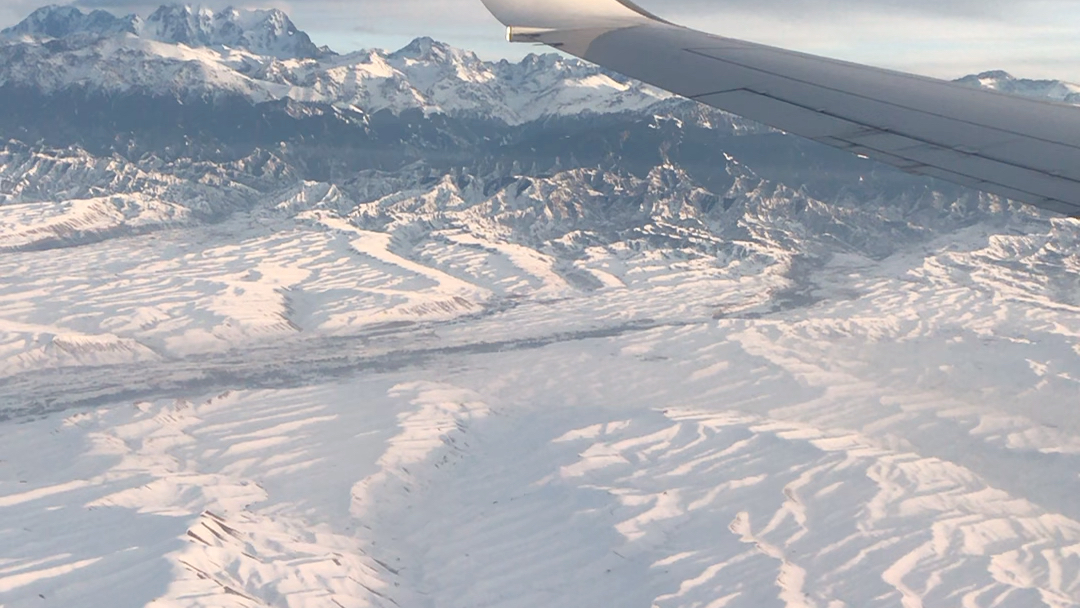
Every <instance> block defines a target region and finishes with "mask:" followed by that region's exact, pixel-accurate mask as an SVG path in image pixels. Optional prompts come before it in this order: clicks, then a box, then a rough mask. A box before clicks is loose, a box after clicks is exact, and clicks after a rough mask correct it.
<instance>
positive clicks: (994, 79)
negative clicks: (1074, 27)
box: [956, 70, 1080, 104]
mask: <svg viewBox="0 0 1080 608" xmlns="http://www.w3.org/2000/svg"><path fill="white" fill-rule="evenodd" d="M956 82H958V83H960V84H964V85H968V86H973V87H978V88H981V89H990V90H992V91H1001V92H1002V93H1009V94H1011V95H1023V96H1025V97H1036V98H1039V99H1049V100H1052V101H1063V102H1065V103H1071V104H1080V85H1077V84H1073V83H1071V82H1064V81H1061V80H1030V79H1027V78H1016V77H1015V76H1013V75H1012V74H1009V73H1008V72H1004V71H1001V70H994V71H989V72H982V73H981V74H972V75H969V76H964V77H963V78H961V79H959V80H957V81H956Z"/></svg>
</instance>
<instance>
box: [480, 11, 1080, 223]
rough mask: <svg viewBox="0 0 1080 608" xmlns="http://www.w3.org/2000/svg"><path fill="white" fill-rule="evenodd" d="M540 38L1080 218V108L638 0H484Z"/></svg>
mask: <svg viewBox="0 0 1080 608" xmlns="http://www.w3.org/2000/svg"><path fill="white" fill-rule="evenodd" d="M483 2H484V4H485V5H486V6H487V7H488V10H490V11H491V12H492V14H494V15H495V17H496V18H498V19H499V20H500V21H502V23H503V24H505V25H506V26H507V28H508V29H507V32H508V38H509V39H510V40H511V41H521V42H541V43H544V44H548V45H550V46H553V47H555V48H558V49H561V50H563V51H566V52H568V53H570V54H573V55H577V56H578V57H581V58H582V59H585V60H587V61H591V62H593V63H596V64H599V65H601V66H604V67H606V68H609V69H611V70H614V71H616V72H620V73H622V74H625V75H627V76H630V77H633V78H637V79H639V80H642V81H644V82H647V83H649V84H652V85H654V86H657V87H660V88H662V89H666V90H668V91H671V92H673V93H677V94H679V95H682V96H684V97H688V98H690V99H694V100H697V101H699V102H701V103H705V104H708V105H710V106H714V107H717V108H720V109H722V110H726V111H728V112H731V113H733V114H738V115H740V116H744V117H746V118H749V119H751V120H755V121H758V122H761V123H764V124H767V125H770V126H772V127H776V128H777V129H781V130H783V131H786V132H788V133H793V134H796V135H801V136H803V137H808V138H810V139H813V140H815V141H818V142H821V143H823V144H828V145H830V146H834V147H837V148H841V149H844V150H848V151H850V152H852V153H855V154H860V155H864V156H868V157H870V158H874V159H877V160H879V161H882V162H885V163H888V164H890V165H893V166H895V167H899V168H900V169H903V170H904V171H907V172H910V173H915V174H919V175H927V176H931V177H936V178H940V179H943V180H947V181H950V182H954V183H957V184H962V185H964V186H969V187H972V188H975V189H978V190H982V191H984V192H991V193H994V194H999V195H1001V196H1005V197H1007V198H1010V199H1014V200H1018V201H1023V202H1026V203H1030V204H1032V205H1035V206H1037V207H1042V208H1044V209H1049V210H1052V211H1056V212H1059V213H1064V214H1067V215H1071V216H1075V217H1080V108H1077V107H1073V106H1070V105H1066V104H1060V103H1052V102H1045V101H1040V100H1034V99H1027V98H1021V97H1015V96H1012V95H1005V94H1002V93H997V92H994V91H984V90H978V89H973V88H968V87H964V86H960V85H957V84H954V83H950V82H946V81H943V80H937V79H933V78H927V77H923V76H915V75H912V74H905V73H902V72H895V71H891V70H884V69H880V68H873V67H869V66H864V65H859V64H855V63H848V62H845V61H837V60H833V59H826V58H823V57H817V56H814V55H807V54H805V53H797V52H794V51H787V50H784V49H780V48H775V47H770V46H765V45H761V44H754V43H751V42H745V41H742V40H735V39H731V38H724V37H721V36H715V35H712V34H707V33H704V32H699V31H695V30H691V29H687V28H684V27H680V26H677V25H674V24H672V23H669V22H667V21H664V20H663V19H661V18H659V17H657V16H655V15H652V14H651V13H649V12H647V11H645V10H643V9H642V8H640V7H638V6H637V5H635V4H634V3H633V2H630V1H629V0H483Z"/></svg>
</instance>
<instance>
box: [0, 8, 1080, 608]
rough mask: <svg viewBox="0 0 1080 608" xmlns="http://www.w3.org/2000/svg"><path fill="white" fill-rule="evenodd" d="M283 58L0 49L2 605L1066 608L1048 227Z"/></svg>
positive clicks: (509, 77) (668, 102)
mask: <svg viewBox="0 0 1080 608" xmlns="http://www.w3.org/2000/svg"><path fill="white" fill-rule="evenodd" d="M290 31H293V26H291V24H290V23H289V21H288V18H287V17H285V16H284V14H282V13H278V12H275V11H231V10H228V9H227V10H225V11H220V12H217V13H214V12H211V11H205V10H196V9H190V8H186V7H182V6H167V7H163V8H161V9H159V10H158V11H156V12H154V13H153V14H152V15H149V16H147V17H146V18H145V19H144V18H142V17H135V16H132V17H114V16H112V15H109V14H107V13H101V12H93V13H90V14H85V13H82V12H80V11H78V10H75V9H70V8H57V7H51V8H46V9H42V10H40V11H38V12H36V13H34V14H33V15H32V16H31V17H30V18H28V19H27V20H26V21H24V22H23V23H22V24H20V25H18V26H15V27H14V28H11V29H9V30H7V31H6V32H5V34H4V35H3V37H0V547H3V551H0V605H2V606H4V607H5V608H31V607H33V608H37V607H39V606H50V605H58V606H60V605H64V606H86V607H88V608H104V607H106V606H107V607H109V608H112V607H113V606H116V605H117V603H118V601H120V602H121V603H124V604H125V605H132V606H141V605H161V606H189V607H190V606H205V607H214V608H217V607H221V606H237V607H247V606H263V605H275V606H276V605H289V606H318V607H322V606H341V607H343V608H345V607H348V608H371V607H385V608H391V607H394V606H418V607H421V608H425V607H427V608H430V607H434V606H479V605H484V606H497V607H499V608H532V607H535V606H590V607H591V606H616V605H617V606H653V607H657V608H691V607H695V606H715V607H719V606H726V607H727V608H760V607H762V606H786V607H788V608H813V607H816V608H844V607H848V608H855V607H858V608H864V607H867V608H879V607H880V608H894V607H897V606H905V607H907V606H922V607H924V608H951V607H953V606H965V607H969V606H972V607H979V608H983V607H985V608H990V607H991V606H994V607H1006V608H1031V607H1032V606H1047V607H1052V608H1067V607H1075V606H1080V568H1078V563H1080V562H1078V559H1077V555H1078V551H1077V549H1076V547H1077V546H1080V545H1078V543H1080V507H1078V506H1077V505H1078V503H1077V501H1076V496H1077V495H1080V478H1078V477H1077V475H1076V472H1077V470H1078V467H1080V417H1078V416H1077V413H1076V411H1075V410H1076V407H1075V406H1076V403H1077V402H1078V397H1080V389H1078V387H1080V346H1078V345H1080V253H1078V252H1080V248H1078V245H1080V221H1077V220H1072V219H1063V218H1059V217H1055V216H1052V215H1050V214H1048V213H1044V212H1040V211H1038V210H1034V209H1031V208H1028V207H1025V206H1022V205H1017V204H1014V203H1011V202H1009V201H1007V200H1003V199H1001V198H1000V197H996V196H991V195H986V194H983V193H979V192H974V191H970V190H966V189H964V188H961V187H958V186H954V185H951V184H944V183H941V182H937V181H934V180H930V179H925V178H919V177H914V176H911V175H907V174H904V173H901V172H899V171H897V170H895V169H892V168H889V167H884V166H881V165H878V164H876V163H874V162H872V161H869V160H864V159H860V158H857V157H854V156H850V155H848V154H845V153H843V152H840V151H836V150H832V149H830V148H825V147H823V146H820V145H817V144H815V143H813V142H808V141H806V140H802V139H798V138H795V137H792V136H790V135H787V134H785V133H781V132H776V131H774V130H771V129H767V128H764V127H761V126H760V125H755V124H753V123H749V122H746V121H744V120H741V119H739V118H736V117H732V116H729V115H726V114H724V113H722V112H718V111H715V110H711V109H707V108H702V107H699V106H697V105H695V104H693V103H691V102H687V101H684V100H680V99H675V98H671V97H670V96H668V95H666V94H664V93H661V92H659V91H656V90H654V89H651V88H649V87H647V86H644V85H642V84H640V83H636V82H633V81H629V80H627V79H624V78H622V77H620V76H617V75H613V74H609V73H606V72H603V71H601V70H598V69H596V68H594V67H592V66H589V65H586V64H584V63H582V62H580V61H577V60H574V59H568V58H565V57H562V56H560V55H556V54H547V55H533V56H530V57H528V58H526V59H525V60H524V61H521V62H505V61H504V62H485V61H481V60H480V59H478V58H477V57H476V56H475V55H474V54H472V53H470V52H468V51H465V50H461V49H455V48H452V47H449V46H447V45H444V44H441V43H439V42H437V41H434V40H431V39H429V38H419V39H417V40H415V41H414V42H413V43H411V44H410V45H408V46H406V47H405V48H403V49H400V50H398V51H393V52H389V51H382V50H369V51H363V52H358V53H352V54H348V55H335V54H333V53H331V52H330V51H328V50H326V49H315V50H313V48H314V47H313V46H312V45H311V43H310V40H309V39H308V37H306V36H304V35H302V32H298V31H294V32H293V33H292V34H290V33H289V32H290ZM293 42H295V44H293ZM962 82H963V83H965V84H968V85H971V86H983V87H990V88H996V89H999V90H1004V91H1006V92H1016V93H1022V94H1028V95H1035V96H1040V97H1044V98H1047V97H1048V98H1052V99H1057V100H1065V101H1069V100H1074V98H1073V97H1070V95H1072V93H1071V91H1072V90H1073V88H1072V85H1067V84H1064V83H1056V82H1030V81H1023V80H1020V79H1015V78H1012V77H1010V76H1007V75H1005V74H1002V73H995V72H989V73H984V74H981V75H978V76H972V77H968V78H966V79H963V80H962ZM118 598H120V599H119V600H118Z"/></svg>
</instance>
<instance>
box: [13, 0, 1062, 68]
mask: <svg viewBox="0 0 1080 608" xmlns="http://www.w3.org/2000/svg"><path fill="white" fill-rule="evenodd" d="M638 3H639V4H640V5H642V6H643V7H645V8H646V9H648V10H651V11H653V12H655V13H658V14H661V15H663V16H665V17H668V18H670V19H671V20H673V21H676V22H679V23H682V24H684V25H689V26H692V27H697V28H700V29H705V30H707V31H711V32H715V33H719V34H724V35H727V36H733V37H738V38H744V39H748V40H754V41H757V42H764V43H768V44H775V45H778V46H784V47H787V48H794V49H798V50H804V51H808V52H813V53H819V54H824V55H828V56H832V57H839V58H842V59H850V60H853V61H860V62H864V63H870V64H874V65H880V66H884V67H891V68H897V69H902V70H907V71H913V72H918V73H923V74H929V75H934V76H941V77H957V76H961V75H964V74H968V73H971V72H975V71H982V70H987V69H1005V70H1009V71H1011V72H1013V73H1014V74H1016V75H1018V76H1026V77H1040V78H1043V77H1045V78H1063V79H1068V80H1073V81H1080V3H1078V2H1076V1H1075V0H936V1H935V0H666V1H659V0H638ZM41 4H42V2H40V1H39V0H0V26H7V25H10V24H12V23H15V22H17V21H18V20H19V19H21V18H22V17H24V16H25V15H26V14H28V13H29V12H30V11H32V10H33V9H34V8H36V7H37V6H40V5H41ZM76 4H78V5H79V6H82V7H84V8H88V7H103V8H106V9H109V10H112V11H113V12H117V13H125V12H138V13H142V14H146V13H148V12H149V11H150V10H152V9H153V7H154V6H156V3H153V2H146V1H145V0H80V1H79V2H77V3H76ZM201 4H205V5H207V6H212V7H215V8H220V7H223V6H225V5H228V4H232V5H235V6H277V7H279V8H282V9H285V10H286V11H287V12H288V13H289V14H290V15H291V16H292V17H293V20H294V21H295V22H296V24H297V26H299V27H300V28H301V29H304V30H306V31H307V32H309V33H310V34H311V35H312V38H313V39H314V40H315V42H316V43H317V44H328V45H330V46H331V47H332V48H334V49H335V50H338V51H341V52H346V51H350V50H355V49H359V48H367V47H383V48H398V47H400V46H403V45H404V44H406V43H407V42H408V41H409V40H411V39H412V38H414V37H416V36H424V35H426V36H432V37H434V38H437V39H440V40H444V41H446V42H449V43H451V44H453V45H455V46H459V47H463V48H469V49H472V50H475V51H477V52H478V53H479V54H480V55H481V56H483V57H485V58H497V57H510V58H516V57H520V56H522V55H524V54H526V53H528V52H530V51H533V50H541V51H543V50H544V49H534V48H532V47H529V46H521V45H510V44H508V43H505V42H504V41H503V38H502V36H503V33H502V27H501V26H500V25H499V24H498V23H497V22H496V21H495V20H494V19H493V18H491V16H490V15H488V14H487V11H485V10H484V7H483V5H482V4H481V3H480V0H265V1H261V0H231V1H230V0H203V1H202V2H201Z"/></svg>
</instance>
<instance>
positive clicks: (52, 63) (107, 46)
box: [0, 5, 670, 124]
mask: <svg viewBox="0 0 1080 608" xmlns="http://www.w3.org/2000/svg"><path fill="white" fill-rule="evenodd" d="M4 35H5V36H6V37H7V41H6V42H4V43H3V46H2V47H0V57H2V62H0V66H2V67H0V82H2V83H4V84H6V85H8V86H12V85H14V86H21V87H32V88H35V89H38V90H41V91H45V92H58V91H63V90H66V89H70V88H76V87H77V88H80V89H83V90H86V91H92V92H100V93H104V94H133V93H142V94H149V95H152V96H164V95H175V96H178V97H181V98H189V97H199V96H207V95H212V96H220V95H225V94H235V95H240V96H242V97H244V98H246V99H249V100H251V101H253V102H265V101H269V100H280V99H284V98H286V97H288V98H291V99H293V100H295V101H300V102H311V103H321V104H329V105H332V106H335V107H340V108H354V109H360V110H362V111H364V112H367V113H374V112H378V111H380V110H390V111H392V112H394V113H400V112H401V111H404V110H407V109H414V108H415V109H421V110H423V111H424V112H425V113H428V114H430V113H435V112H441V113H445V114H482V115H485V116H487V117H493V118H498V119H501V120H503V121H505V122H507V123H509V124H522V123H525V122H529V121H532V120H536V119H538V118H541V117H544V116H556V115H569V114H577V113H581V112H584V111H590V112H596V113H611V112H623V111H639V110H643V109H645V108H648V107H651V106H654V105H657V104H659V103H661V102H663V101H665V100H667V99H669V97H670V96H669V95H668V94H666V93H663V92H661V91H658V90H656V89H653V88H651V87H646V86H643V85H641V84H639V83H636V82H633V81H630V80H628V79H626V78H622V77H618V76H614V75H611V74H607V73H604V72H602V71H601V70H599V69H597V68H595V67H592V66H589V65H587V64H585V63H584V62H581V61H578V60H575V59H568V58H562V57H558V56H555V55H547V56H544V57H538V56H530V57H528V58H526V59H525V60H524V61H522V62H521V63H518V64H511V63H508V62H505V61H504V62H500V63H490V62H484V61H481V60H480V59H478V58H477V57H476V55H474V54H473V53H471V52H468V51H462V50H458V49H453V48H451V47H449V46H447V45H445V44H442V43H439V42H435V41H433V40H431V39H430V38H420V39H417V40H415V41H414V42H413V43H411V44H410V45H408V46H406V47H405V48H403V49H400V50H398V51H395V52H386V51H378V50H372V51H361V52H356V53H351V54H349V55H346V56H337V55H335V54H334V53H332V52H331V51H329V50H328V49H318V48H316V47H315V46H314V44H313V43H312V42H311V40H310V38H309V37H308V36H307V34H305V33H304V32H301V31H299V30H297V29H296V27H295V26H294V25H293V23H292V22H291V21H290V20H289V18H288V17H287V16H286V15H285V14H284V13H282V12H280V11H274V10H271V11H239V10H236V9H226V10H223V11H220V12H217V13H214V12H212V11H209V10H207V9H193V8H191V7H189V6H180V5H169V6H163V7H161V8H159V9H158V10H156V11H155V12H154V13H152V14H151V15H150V16H149V17H147V18H146V19H145V20H143V19H141V18H140V17H137V16H130V17H124V18H119V17H112V16H111V15H109V14H108V13H104V12H102V11H95V12H93V13H90V14H89V15H87V14H83V13H82V12H81V11H79V10H78V9H75V8H72V7H47V8H43V9H39V10H38V11H36V12H34V13H33V14H32V15H31V16H30V17H28V18H27V19H26V20H25V21H23V22H22V23H20V24H18V25H16V26H14V27H12V28H9V29H7V30H5V31H4ZM48 40H59V41H61V42H62V44H61V45H57V44H55V43H54V44H48V46H46V43H47V41H48ZM601 100H602V103H597V102H598V101H601Z"/></svg>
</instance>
